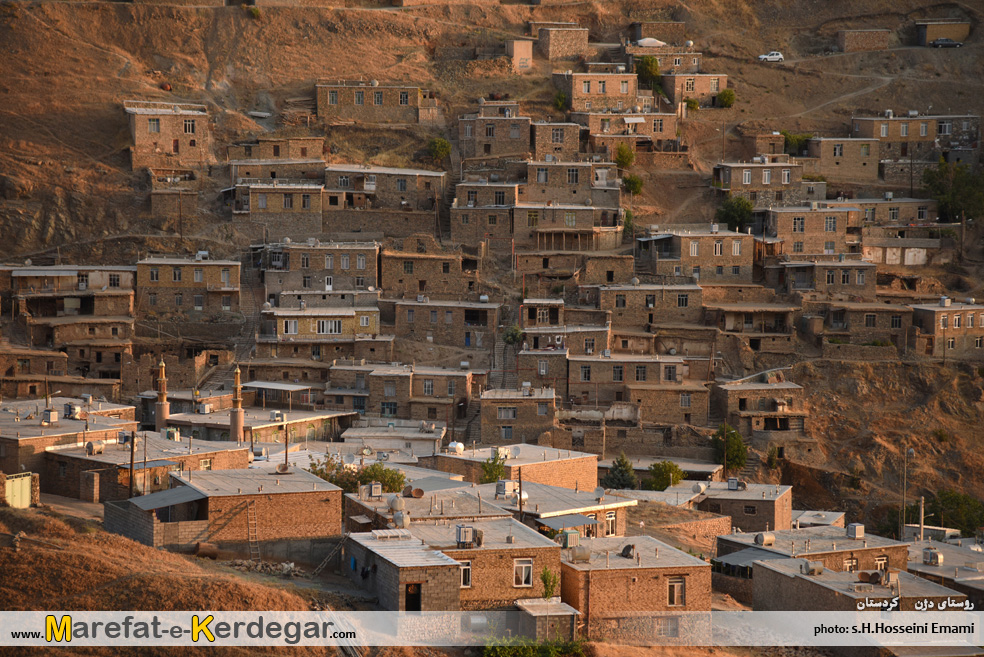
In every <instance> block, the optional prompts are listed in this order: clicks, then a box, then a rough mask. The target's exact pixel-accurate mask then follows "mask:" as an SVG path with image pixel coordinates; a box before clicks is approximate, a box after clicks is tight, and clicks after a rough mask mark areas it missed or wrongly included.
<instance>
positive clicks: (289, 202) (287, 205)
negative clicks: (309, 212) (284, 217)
mask: <svg viewBox="0 0 984 657" xmlns="http://www.w3.org/2000/svg"><path fill="white" fill-rule="evenodd" d="M293 207H294V195H293V194H284V210H290V209H292V208H293Z"/></svg>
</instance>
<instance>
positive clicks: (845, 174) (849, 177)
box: [796, 137, 879, 183]
mask: <svg viewBox="0 0 984 657" xmlns="http://www.w3.org/2000/svg"><path fill="white" fill-rule="evenodd" d="M796 161H797V162H799V163H800V164H802V165H803V173H804V174H812V175H818V176H823V177H824V178H826V179H827V180H831V181H838V180H840V181H844V182H852V183H860V182H868V183H874V182H877V181H878V163H879V161H878V140H877V139H874V138H867V139H865V138H837V137H814V138H813V139H810V140H809V141H807V143H806V157H801V158H796Z"/></svg>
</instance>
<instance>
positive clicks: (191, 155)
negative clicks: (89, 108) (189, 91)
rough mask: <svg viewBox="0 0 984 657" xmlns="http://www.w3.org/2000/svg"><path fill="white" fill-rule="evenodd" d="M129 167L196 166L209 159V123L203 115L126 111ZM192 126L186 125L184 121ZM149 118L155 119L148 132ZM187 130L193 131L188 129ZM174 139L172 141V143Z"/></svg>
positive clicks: (210, 155)
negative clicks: (155, 129)
mask: <svg viewBox="0 0 984 657" xmlns="http://www.w3.org/2000/svg"><path fill="white" fill-rule="evenodd" d="M128 116H129V122H130V137H131V139H132V140H133V146H132V147H131V150H130V158H131V166H132V168H133V169H134V170H136V169H142V168H145V167H150V168H165V169H166V168H169V167H176V166H182V167H199V166H201V165H202V164H207V163H209V162H211V161H212V153H211V151H210V141H211V135H210V132H211V126H210V123H209V118H208V115H207V114H204V113H202V114H187V115H185V114H171V113H169V112H162V113H160V114H153V113H152V114H129V115H128ZM186 120H187V121H192V122H193V125H194V127H193V128H186V127H185V121H186ZM151 121H157V122H158V123H157V124H156V125H157V126H158V128H157V131H155V132H151V127H150V126H151ZM189 129H191V130H193V132H188V130H189ZM175 142H176V144H175Z"/></svg>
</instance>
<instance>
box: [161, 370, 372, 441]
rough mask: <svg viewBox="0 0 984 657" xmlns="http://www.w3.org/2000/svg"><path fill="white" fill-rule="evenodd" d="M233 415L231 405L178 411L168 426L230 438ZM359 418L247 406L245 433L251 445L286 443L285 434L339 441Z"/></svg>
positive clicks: (299, 438) (196, 436)
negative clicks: (211, 408)
mask: <svg viewBox="0 0 984 657" xmlns="http://www.w3.org/2000/svg"><path fill="white" fill-rule="evenodd" d="M247 385H248V384H247ZM297 397H300V399H299V400H298V399H297ZM297 397H295V401H297V402H298V404H299V405H300V404H303V403H305V401H307V405H310V402H309V401H308V400H309V399H310V397H306V396H304V395H297ZM231 414H232V411H231V409H228V408H226V409H222V410H213V411H211V412H206V413H176V414H174V415H171V416H169V417H168V418H167V426H169V427H177V428H178V429H179V430H180V432H181V434H182V435H185V436H191V437H192V440H194V441H199V440H209V441H211V440H218V441H228V440H229V439H230V436H231V435H232V428H231V427H232V420H231ZM356 417H357V414H356V413H354V412H346V411H316V410H296V409H295V410H270V409H267V408H256V407H255V406H254V407H251V408H246V409H244V413H243V435H244V436H245V438H244V440H248V441H249V444H250V445H252V444H254V443H262V442H270V443H283V442H284V436H287V438H288V440H289V441H290V442H291V443H303V442H306V441H332V440H337V439H338V438H339V436H341V434H342V432H343V431H345V429H347V428H348V427H350V426H351V425H352V422H353V421H355V418H356Z"/></svg>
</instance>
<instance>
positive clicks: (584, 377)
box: [581, 365, 591, 381]
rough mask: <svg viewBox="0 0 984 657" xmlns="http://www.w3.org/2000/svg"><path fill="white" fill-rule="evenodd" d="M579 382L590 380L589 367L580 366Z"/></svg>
mask: <svg viewBox="0 0 984 657" xmlns="http://www.w3.org/2000/svg"><path fill="white" fill-rule="evenodd" d="M581 380H582V381H590V380H591V366H590V365H582V366H581Z"/></svg>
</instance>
